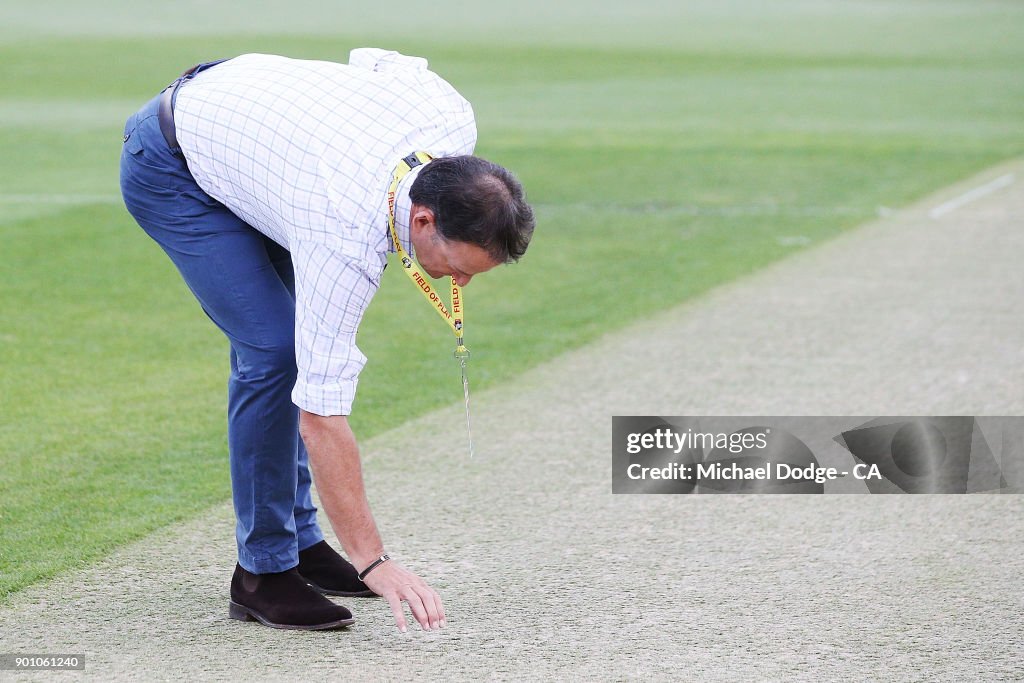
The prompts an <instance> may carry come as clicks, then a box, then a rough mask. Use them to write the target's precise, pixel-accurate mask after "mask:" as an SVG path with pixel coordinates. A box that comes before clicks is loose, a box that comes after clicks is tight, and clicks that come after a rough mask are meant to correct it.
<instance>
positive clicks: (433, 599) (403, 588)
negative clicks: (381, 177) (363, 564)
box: [363, 560, 445, 633]
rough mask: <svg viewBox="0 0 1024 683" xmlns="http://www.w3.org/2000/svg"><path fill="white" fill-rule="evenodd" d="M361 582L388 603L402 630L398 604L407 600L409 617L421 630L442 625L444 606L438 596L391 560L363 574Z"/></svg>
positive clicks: (402, 621) (402, 617)
mask: <svg viewBox="0 0 1024 683" xmlns="http://www.w3.org/2000/svg"><path fill="white" fill-rule="evenodd" d="M363 583H365V584H366V585H367V587H369V589H370V590H372V591H373V592H374V593H376V594H377V595H380V596H382V597H383V598H384V599H385V600H387V601H388V604H389V605H391V613H392V614H394V615H395V623H397V624H398V630H399V631H401V632H402V633H405V631H406V628H407V627H406V620H405V610H403V609H402V603H403V602H407V603H409V609H410V610H412V616H413V617H414V618H415V619H416V621H417V622H419V625H420V627H421V628H422V629H423V630H424V631H429V630H432V629H437V628H443V627H444V626H445V616H444V605H442V604H441V596H440V595H438V594H437V591H435V590H434V589H433V588H431V587H430V586H428V585H427V584H426V582H425V581H423V579H421V578H420V577H418V576H416V575H415V574H413V573H412V572H410V571H409V570H408V569H406V568H405V567H403V566H401V565H400V564H398V563H397V562H395V561H394V560H388V561H387V562H384V563H383V564H381V565H379V566H377V567H375V568H374V570H373V571H372V572H370V573H369V574H367V575H366V578H364V579H363Z"/></svg>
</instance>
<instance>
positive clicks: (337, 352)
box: [291, 242, 383, 416]
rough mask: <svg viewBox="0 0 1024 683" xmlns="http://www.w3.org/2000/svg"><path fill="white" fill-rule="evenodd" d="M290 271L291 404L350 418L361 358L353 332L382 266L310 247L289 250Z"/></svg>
mask: <svg viewBox="0 0 1024 683" xmlns="http://www.w3.org/2000/svg"><path fill="white" fill-rule="evenodd" d="M291 247H292V249H291V251H292V263H293V265H294V268H295V362H296V365H297V367H298V376H297V378H296V382H295V387H294V388H293V389H292V402H294V403H295V405H297V406H298V407H299V408H302V409H303V410H306V411H308V412H310V413H314V414H316V415H324V416H327V415H350V414H351V413H352V404H353V402H354V401H355V396H356V386H357V384H358V381H359V373H360V371H361V370H362V369H363V366H364V365H365V364H366V356H364V355H363V353H362V352H361V351H360V350H359V348H358V347H357V346H356V332H357V331H358V329H359V323H360V321H361V320H362V318H363V313H365V311H366V308H367V306H369V305H370V300H371V299H372V298H373V295H374V294H375V293H376V291H377V288H378V287H379V285H380V275H381V270H382V268H383V266H382V265H381V266H380V267H377V266H376V265H375V264H367V263H366V262H364V261H361V260H359V259H356V258H352V257H351V256H349V255H347V254H345V253H343V252H342V251H340V250H338V249H335V248H332V247H330V246H326V245H323V244H317V243H313V242H297V243H295V244H293V245H291Z"/></svg>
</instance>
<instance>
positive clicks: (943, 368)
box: [0, 162, 1024, 680]
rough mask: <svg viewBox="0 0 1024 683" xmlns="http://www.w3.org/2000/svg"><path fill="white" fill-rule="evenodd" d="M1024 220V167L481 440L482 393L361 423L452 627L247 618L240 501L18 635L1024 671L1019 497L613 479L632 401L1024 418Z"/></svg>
mask: <svg viewBox="0 0 1024 683" xmlns="http://www.w3.org/2000/svg"><path fill="white" fill-rule="evenodd" d="M1010 173H1012V174H1014V178H1015V182H1012V183H1011V182H1009V180H1007V179H1005V176H1006V175H1007V174H1010ZM997 178H1004V180H1003V181H1001V182H997V183H995V185H987V184H989V183H991V181H992V180H993V179H997ZM986 185H987V187H988V189H989V190H991V191H989V192H987V193H974V194H971V195H967V199H968V200H970V201H966V203H965V201H964V200H962V199H961V200H958V199H957V198H963V197H964V196H965V195H964V193H965V192H968V191H970V190H971V189H972V188H975V187H978V186H986ZM979 194H983V196H979ZM950 200H954V201H953V203H952V204H950V203H947V202H949V201H950ZM937 207H939V210H938V211H936V208H937ZM1022 219H1024V163H1020V162H1018V163H1015V164H1010V165H1007V166H1003V167H1000V168H997V169H992V170H990V171H988V172H987V173H985V174H982V175H981V176H979V177H978V178H972V179H970V180H968V181H966V182H965V183H963V184H962V185H960V186H957V187H954V188H949V189H948V190H946V191H944V192H942V193H940V194H938V195H936V196H935V197H933V198H931V199H929V200H928V201H926V202H924V203H922V204H921V205H919V206H916V207H912V208H910V209H908V210H905V211H902V212H899V213H897V214H895V215H893V216H890V217H888V218H886V219H885V220H882V221H879V222H878V223H875V224H872V225H868V226H865V227H863V228H862V229H860V230H857V231H854V232H852V233H848V234H846V235H844V236H842V237H840V238H839V239H837V240H834V241H832V242H830V243H828V244H826V245H824V246H823V247H820V248H817V249H813V250H810V251H807V252H803V253H801V254H798V255H797V256H795V257H794V258H791V259H789V260H787V261H785V262H783V263H781V264H778V265H777V266H775V267H772V268H770V269H768V270H766V271H763V272H761V273H759V274H757V275H756V276H754V277H751V278H748V279H746V280H743V281H740V282H737V283H735V284H733V285H730V286H728V287H724V288H722V289H719V290H717V291H715V292H713V293H712V294H711V295H709V296H707V297H704V298H703V299H701V300H698V301H695V302H693V303H691V304H689V305H686V306H683V307H681V308H678V309H674V310H669V311H666V312H665V313H664V314H663V315H662V316H660V317H658V318H656V319H652V320H649V321H646V322H644V323H642V324H639V325H636V326H634V327H633V328H631V329H628V330H624V331H622V332H619V333H616V334H613V335H610V336H608V337H606V338H605V339H603V340H601V341H600V342H599V343H597V344H595V345H593V346H591V347H589V348H585V349H582V350H580V351H578V352H573V353H570V354H568V355H566V356H564V357H562V358H560V359H558V360H557V361H555V362H552V363H549V364H547V365H545V366H543V367H541V368H538V369H536V370H534V371H531V372H529V373H527V374H526V375H524V376H522V377H521V378H520V379H519V380H517V381H516V382H515V383H513V384H511V385H506V386H503V387H501V388H500V389H496V390H494V391H491V392H488V393H485V394H480V395H478V396H476V397H475V399H474V401H475V402H474V414H475V428H476V436H477V442H478V454H477V457H476V458H475V459H474V460H472V461H470V460H469V459H468V457H467V455H466V452H465V446H464V442H463V431H462V430H463V425H462V414H461V407H460V406H453V407H451V408H449V409H446V410H443V411H440V412H438V413H436V414H433V415H430V416H428V417H426V418H423V419H420V420H417V421H415V422H413V423H411V424H407V425H405V426H403V427H401V428H399V429H396V430H394V431H392V432H390V433H388V434H385V435H383V436H381V437H379V438H377V439H374V440H373V441H370V442H367V443H365V444H363V450H364V454H365V455H364V457H365V459H366V461H367V471H368V477H369V480H370V489H371V490H370V495H371V500H372V502H373V504H374V508H375V510H376V514H377V517H378V522H379V523H380V525H381V528H382V529H383V531H384V534H385V539H386V542H387V545H388V548H389V550H390V551H391V552H392V554H394V555H396V556H398V557H399V558H401V559H402V561H403V562H404V563H406V564H407V565H408V566H410V567H412V568H413V569H415V570H418V571H420V572H422V574H423V575H424V576H426V577H429V578H430V579H432V580H433V581H434V583H435V585H436V586H437V587H438V588H439V589H440V590H441V592H442V594H443V596H444V598H445V601H446V606H447V609H448V613H449V619H448V623H449V625H448V628H447V629H445V630H444V631H442V632H438V633H422V632H419V631H418V630H414V631H410V632H409V633H408V634H405V635H402V634H399V633H398V632H397V630H396V629H395V628H394V625H393V622H392V619H391V617H390V615H389V612H388V610H387V608H386V606H385V605H384V603H383V602H382V601H379V600H365V599H364V600H349V601H347V604H348V605H349V606H350V607H351V608H352V609H353V612H354V613H355V615H356V619H357V624H356V626H354V627H353V628H351V629H348V630H347V631H338V632H323V633H301V632H288V631H275V630H271V629H267V628H264V627H262V626H259V625H256V624H253V623H248V624H243V623H240V622H236V621H230V620H228V619H227V584H228V580H229V577H230V571H231V567H232V564H233V559H232V558H233V553H234V546H233V542H232V521H231V513H230V510H229V508H228V507H226V506H225V507H219V508H217V509H215V510H213V511H211V512H210V513H209V514H208V515H206V516H204V517H202V518H200V519H197V520H195V521H193V522H191V523H189V524H187V525H184V526H180V527H175V528H172V529H168V530H165V531H163V532H161V533H158V534H156V535H154V536H152V537H150V538H147V539H145V540H144V541H143V542H140V543H138V544H136V545H133V546H131V547H128V548H126V549H124V550H122V551H120V552H118V553H116V554H115V555H114V556H112V557H111V558H110V559H109V560H107V561H105V562H103V563H101V564H99V565H97V566H95V567H92V568H90V569H88V570H86V571H82V572H78V573H75V574H73V575H70V576H67V577H64V578H61V579H59V580H57V581H54V582H52V583H49V584H47V585H43V586H39V587H34V588H32V589H30V590H28V591H25V592H24V593H22V594H21V595H19V596H18V597H17V599H16V601H15V603H14V604H13V606H11V607H9V608H6V609H4V610H2V611H0V624H2V628H0V652H6V653H43V652H48V653H57V652H66V653H85V654H86V670H85V671H84V672H65V673H60V674H53V673H51V674H42V676H45V677H46V678H47V679H52V680H62V679H65V678H67V679H74V680H82V679H88V680H118V679H125V680H141V679H145V680H202V679H218V680H224V679H233V680H234V679H237V680H241V679H249V680H257V679H258V680H301V679H315V678H323V679H328V680H330V679H336V680H354V679H356V678H358V679H359V680H390V679H395V680H397V679H403V680H408V679H410V678H440V677H442V676H444V677H446V678H455V679H481V678H484V679H486V678H499V679H513V678H515V679H520V678H525V677H531V678H532V677H538V678H545V679H546V678H585V679H619V680H621V679H624V678H634V677H635V678H652V677H653V678H659V679H669V678H672V679H680V680H686V679H693V678H704V679H723V680H724V679H729V680H737V679H740V680H744V679H776V678H784V679H808V680H809V679H814V680H818V679H822V678H828V679H848V678H849V679H890V678H896V679H922V678H926V679H965V678H966V679H974V678H985V679H998V678H1004V679H1006V678H1009V679H1013V678H1017V679H1019V678H1021V677H1024V668H1022V664H1021V662H1022V661H1024V646H1022V643H1024V617H1022V614H1024V609H1022V608H1024V597H1022V596H1024V593H1022V591H1021V576H1022V575H1024V521H1022V513H1024V498H1021V496H1019V495H983V496H920V497H910V496H867V495H863V496H822V497H818V496H787V497H772V496H612V495H611V493H610V490H611V483H610V481H611V478H610V477H611V474H610V469H611V468H610V464H611V457H610V442H611V416H612V415H615V414H638V415H644V414H650V415H681V414H690V415H716V414H721V415H744V414H746V415H829V414H831V415H868V416H874V415H900V414H940V415H941V414H956V415H992V414H997V415H1013V414H1017V415H1020V414H1024V268H1022V263H1024V230H1022V227H1024V223H1022ZM455 386H457V384H456V383H455V382H454V381H453V387H455ZM453 391H454V389H453ZM0 679H14V680H41V679H42V678H41V677H40V674H28V673H23V674H14V673H12V672H9V671H8V672H0Z"/></svg>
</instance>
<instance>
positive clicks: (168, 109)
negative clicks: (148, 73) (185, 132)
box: [156, 80, 181, 154]
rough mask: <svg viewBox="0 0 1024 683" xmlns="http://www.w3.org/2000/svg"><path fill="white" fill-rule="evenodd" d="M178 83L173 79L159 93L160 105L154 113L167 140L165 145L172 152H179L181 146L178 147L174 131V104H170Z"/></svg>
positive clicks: (179, 83) (178, 81)
mask: <svg viewBox="0 0 1024 683" xmlns="http://www.w3.org/2000/svg"><path fill="white" fill-rule="evenodd" d="M179 85H181V81H180V80H177V81H174V83H172V84H171V85H169V86H167V87H166V88H165V89H164V91H163V92H162V93H160V106H159V107H158V108H157V114H156V116H157V120H158V121H159V122H160V132H161V133H163V134H164V140H166V141H167V146H168V147H170V148H171V152H173V153H174V154H179V153H180V152H181V147H178V137H177V135H175V133H174V106H173V105H172V104H171V102H172V101H173V99H174V94H175V92H177V90H178V86H179Z"/></svg>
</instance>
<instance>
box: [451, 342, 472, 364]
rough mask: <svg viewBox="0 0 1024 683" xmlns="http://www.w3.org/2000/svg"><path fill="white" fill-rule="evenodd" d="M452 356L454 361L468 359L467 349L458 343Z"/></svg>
mask: <svg viewBox="0 0 1024 683" xmlns="http://www.w3.org/2000/svg"><path fill="white" fill-rule="evenodd" d="M454 356H455V359H456V360H465V359H467V358H469V349H467V348H466V347H465V345H463V344H461V343H460V344H459V345H458V346H456V347H455V354H454Z"/></svg>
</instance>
